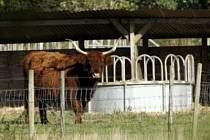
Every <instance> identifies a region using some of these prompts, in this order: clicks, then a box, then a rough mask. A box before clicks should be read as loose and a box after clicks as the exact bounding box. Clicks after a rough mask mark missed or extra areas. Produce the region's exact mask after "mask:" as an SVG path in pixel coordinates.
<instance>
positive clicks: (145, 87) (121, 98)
mask: <svg viewBox="0 0 210 140" xmlns="http://www.w3.org/2000/svg"><path fill="white" fill-rule="evenodd" d="M192 91H193V87H192V84H181V83H176V84H175V85H174V86H173V95H172V98H173V111H183V110H189V109H191V107H192ZM168 103H169V84H164V83H163V84H129V85H119V86H100V87H98V89H97V91H96V94H95V96H94V98H93V99H92V101H91V103H90V104H89V105H90V106H89V111H90V112H104V113H113V112H123V111H131V112H167V111H168Z"/></svg>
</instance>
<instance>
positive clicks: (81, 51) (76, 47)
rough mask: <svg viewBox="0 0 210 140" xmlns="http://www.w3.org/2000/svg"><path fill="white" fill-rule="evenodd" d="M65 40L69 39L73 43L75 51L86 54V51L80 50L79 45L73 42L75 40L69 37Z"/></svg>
mask: <svg viewBox="0 0 210 140" xmlns="http://www.w3.org/2000/svg"><path fill="white" fill-rule="evenodd" d="M66 40H68V41H71V43H72V44H73V46H74V47H75V49H76V51H77V52H78V53H81V54H84V55H87V54H88V53H87V52H85V51H83V50H81V49H80V48H79V46H78V45H77V44H76V43H75V41H73V40H71V39H66Z"/></svg>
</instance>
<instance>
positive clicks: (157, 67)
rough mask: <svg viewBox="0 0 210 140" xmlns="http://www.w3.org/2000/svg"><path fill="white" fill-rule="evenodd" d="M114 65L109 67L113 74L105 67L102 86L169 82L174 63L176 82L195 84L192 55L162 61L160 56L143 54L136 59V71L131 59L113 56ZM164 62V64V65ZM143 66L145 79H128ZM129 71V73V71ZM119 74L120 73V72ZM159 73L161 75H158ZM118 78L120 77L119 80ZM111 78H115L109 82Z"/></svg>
mask: <svg viewBox="0 0 210 140" xmlns="http://www.w3.org/2000/svg"><path fill="white" fill-rule="evenodd" d="M112 58H113V65H111V66H109V67H111V69H112V74H111V72H110V70H109V67H108V66H106V67H105V71H104V73H103V74H102V79H101V84H107V83H110V84H119V83H125V82H148V81H161V82H163V81H164V82H168V81H169V78H168V76H169V70H168V69H169V66H170V65H171V64H172V62H174V64H175V65H174V70H175V80H176V81H178V82H187V83H192V84H193V83H194V82H195V74H194V73H195V70H194V69H195V68H194V57H193V56H192V55H190V54H189V55H187V56H186V57H185V58H183V57H182V56H181V55H174V54H169V55H167V56H166V58H165V59H164V61H163V60H161V59H160V58H159V57H158V56H149V55H147V54H142V55H140V56H138V57H137V58H136V61H135V69H134V68H133V67H132V65H131V63H132V62H131V59H130V58H128V57H125V56H117V55H113V56H112ZM126 62H127V63H129V66H127V67H126ZM163 62H164V63H163ZM139 65H140V66H141V68H142V70H143V79H139V78H138V76H137V75H136V77H135V79H131V78H130V79H127V78H126V75H130V74H131V72H133V69H134V71H135V72H136V73H137V72H138V70H137V67H138V66H139ZM117 68H121V70H120V74H119V73H117ZM149 69H151V71H149ZM128 70H129V73H127V71H128ZM118 72H119V71H118ZM158 72H159V73H158ZM148 74H150V75H151V78H150V79H149V78H148ZM157 75H160V78H159V79H158V78H157ZM117 76H120V78H118V80H117V79H116V77H117ZM109 77H113V79H112V80H109Z"/></svg>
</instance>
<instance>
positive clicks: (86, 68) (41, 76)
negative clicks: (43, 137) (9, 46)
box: [22, 41, 118, 124]
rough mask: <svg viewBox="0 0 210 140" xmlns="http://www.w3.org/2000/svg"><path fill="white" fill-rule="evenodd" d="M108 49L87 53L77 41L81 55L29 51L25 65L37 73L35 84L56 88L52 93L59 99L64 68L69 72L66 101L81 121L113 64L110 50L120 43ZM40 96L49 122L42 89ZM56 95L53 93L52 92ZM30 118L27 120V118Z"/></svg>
mask: <svg viewBox="0 0 210 140" xmlns="http://www.w3.org/2000/svg"><path fill="white" fill-rule="evenodd" d="M117 43H118V41H117V42H115V44H114V47H113V48H112V49H111V50H109V51H106V52H99V51H89V52H85V51H83V50H81V49H79V47H78V46H77V45H76V44H75V43H74V42H73V46H74V47H75V48H76V50H77V52H79V53H80V54H76V55H67V54H61V53H58V52H46V51H33V52H30V53H29V54H27V55H26V56H25V57H24V59H23V61H22V64H23V66H24V73H25V74H27V73H28V70H29V69H33V70H34V72H35V87H36V88H50V89H52V90H53V89H54V90H53V91H52V92H51V94H53V96H54V97H55V98H59V92H58V90H56V89H58V88H59V87H60V82H59V77H60V71H61V70H64V71H65V77H66V78H65V84H66V85H65V87H66V89H67V95H66V100H67V101H68V102H69V103H70V104H71V105H72V108H73V110H74V113H75V116H76V118H75V123H81V122H82V118H81V115H82V114H83V112H84V108H85V107H86V104H87V102H88V101H90V99H91V98H92V97H93V94H94V91H95V88H96V85H97V83H98V81H99V79H100V75H101V73H102V71H103V69H104V66H105V65H109V64H111V62H112V61H111V57H110V55H109V54H110V53H112V52H114V51H115V49H116V46H117ZM35 94H36V98H38V104H39V112H40V119H41V123H42V124H46V123H47V122H48V120H47V113H46V103H45V101H44V99H43V98H44V97H43V96H40V95H41V93H39V91H38V90H35ZM51 96H52V95H51ZM25 110H26V112H27V113H26V118H28V111H27V110H28V103H27V96H26V103H25ZM26 121H27V119H26Z"/></svg>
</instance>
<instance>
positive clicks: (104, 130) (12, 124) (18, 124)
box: [0, 110, 210, 140]
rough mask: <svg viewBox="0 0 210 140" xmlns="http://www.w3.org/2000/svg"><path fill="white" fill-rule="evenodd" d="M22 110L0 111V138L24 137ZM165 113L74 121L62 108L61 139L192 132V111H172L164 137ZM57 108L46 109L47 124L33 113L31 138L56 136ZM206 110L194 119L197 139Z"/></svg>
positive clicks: (128, 139) (209, 126)
mask: <svg viewBox="0 0 210 140" xmlns="http://www.w3.org/2000/svg"><path fill="white" fill-rule="evenodd" d="M23 116H24V115H23V112H21V111H18V112H17V111H16V112H13V113H11V112H10V113H8V114H7V113H4V114H3V115H0V117H1V118H0V139H3V140H15V139H17V140H24V139H28V132H29V130H28V125H27V124H25V123H24V117H23ZM167 117H168V116H167V113H159V114H156V113H131V112H127V113H122V112H116V113H113V114H104V113H85V114H84V116H83V120H84V121H83V123H82V124H75V123H74V114H73V113H72V112H69V111H66V112H65V137H64V140H67V139H68V140H69V139H70V140H71V139H72V140H98V139H104V140H112V139H113V140H155V139H156V140H169V139H170V140H176V137H177V133H180V134H178V135H181V137H182V138H183V139H184V140H190V139H191V136H192V112H185V113H176V114H173V127H172V133H171V135H170V137H168V126H167V124H168V119H167ZM59 118H60V112H59V111H48V119H49V121H50V123H49V124H47V125H41V124H40V122H39V113H38V110H36V113H35V122H36V124H35V130H36V131H35V139H37V140H48V139H49V140H59V139H61V137H60V125H59V124H60V119H59ZM209 132H210V111H206V110H202V112H201V113H200V114H199V120H198V138H199V140H208V139H209V138H210V133H209Z"/></svg>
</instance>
